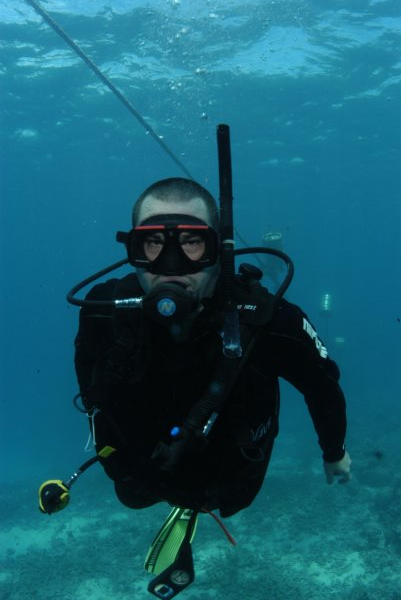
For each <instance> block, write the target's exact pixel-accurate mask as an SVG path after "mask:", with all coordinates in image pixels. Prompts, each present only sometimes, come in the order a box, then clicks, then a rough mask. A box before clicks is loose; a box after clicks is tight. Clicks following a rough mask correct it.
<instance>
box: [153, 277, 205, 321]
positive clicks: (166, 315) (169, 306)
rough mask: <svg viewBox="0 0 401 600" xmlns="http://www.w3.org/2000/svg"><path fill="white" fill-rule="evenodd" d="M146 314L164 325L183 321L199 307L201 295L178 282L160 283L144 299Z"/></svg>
mask: <svg viewBox="0 0 401 600" xmlns="http://www.w3.org/2000/svg"><path fill="white" fill-rule="evenodd" d="M142 305H143V310H144V312H145V314H146V315H147V316H148V317H149V318H150V319H152V320H153V321H156V322H157V323H160V324H162V325H172V324H176V323H182V321H184V320H185V319H186V318H187V317H189V316H190V315H191V314H193V313H194V312H195V311H196V310H197V309H198V307H199V297H198V295H197V294H195V293H194V292H191V291H188V290H187V289H186V288H185V287H184V286H183V285H181V284H180V283H176V282H167V283H160V284H159V285H156V286H155V287H154V288H153V289H151V290H150V292H149V293H148V294H146V296H145V297H144V298H143V301H142Z"/></svg>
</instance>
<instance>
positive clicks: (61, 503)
mask: <svg viewBox="0 0 401 600" xmlns="http://www.w3.org/2000/svg"><path fill="white" fill-rule="evenodd" d="M69 501H70V492H69V489H68V487H67V486H66V485H65V483H63V482H62V481H61V479H49V481H45V482H44V483H42V485H41V486H40V488H39V510H40V512H42V513H44V514H48V515H51V514H52V513H54V512H57V511H59V510H63V508H65V507H66V506H67V504H68V503H69Z"/></svg>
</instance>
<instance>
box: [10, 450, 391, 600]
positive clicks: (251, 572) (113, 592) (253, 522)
mask: <svg viewBox="0 0 401 600" xmlns="http://www.w3.org/2000/svg"><path fill="white" fill-rule="evenodd" d="M285 456H288V454H287V453H286V454H285V455H284V454H283V453H282V454H281V455H280V453H278V456H276V457H275V459H274V460H273V462H272V465H271V469H270V473H269V475H268V478H267V480H266V483H265V487H264V489H263V490H262V492H261V494H260V496H259V497H258V499H257V500H256V501H255V503H254V504H253V505H252V507H250V508H249V509H248V510H246V511H244V512H243V513H241V514H239V515H237V516H235V517H233V518H231V519H228V520H226V525H227V526H228V527H229V529H230V531H231V533H232V534H233V536H234V537H235V538H236V540H237V544H238V545H237V546H236V547H235V548H234V547H233V546H231V545H230V544H229V543H228V541H227V540H226V538H225V537H224V535H223V534H222V532H221V530H220V528H219V527H218V526H217V525H216V524H215V522H214V521H213V520H212V519H211V518H210V517H209V516H206V515H202V516H201V519H200V524H199V527H198V532H197V535H196V538H195V540H194V543H193V550H194V560H195V569H196V579H195V582H194V583H193V584H192V586H190V587H189V588H188V589H187V590H185V591H184V592H183V593H182V594H181V596H180V597H181V598H182V600H209V599H210V598H219V599H220V598H221V599H225V598H227V599H228V598H229V599H230V600H231V599H234V598H236V599H238V600H258V599H260V600H322V599H324V600H334V599H335V600H340V599H341V600H377V599H378V598H380V599H381V600H400V599H401V568H400V567H401V521H400V516H401V475H399V474H398V473H397V472H396V471H395V469H394V465H395V464H396V462H397V461H396V460H395V457H394V458H393V459H391V458H388V457H387V456H386V455H383V454H382V453H381V452H380V451H376V450H371V449H366V452H362V453H361V456H359V457H358V456H354V462H353V467H354V478H353V480H352V482H351V483H349V484H348V485H346V486H339V485H333V486H328V485H327V484H326V483H325V481H324V478H323V476H322V473H321V465H320V461H318V460H316V462H313V463H312V464H305V463H306V462H307V461H300V462H299V468H297V469H294V461H291V462H289V461H288V458H285ZM393 461H394V462H393ZM302 465H303V467H302ZM36 495H37V490H36V482H35V484H34V483H31V484H28V483H26V482H25V483H20V484H17V483H14V484H10V485H9V486H4V485H3V486H2V490H1V497H0V505H1V512H2V523H3V527H2V530H1V534H0V558H1V564H2V568H1V572H0V597H1V598H2V600H36V599H37V600H55V599H57V600H128V599H133V600H141V599H146V598H151V597H153V596H151V595H150V594H148V592H147V591H146V587H147V583H148V582H149V580H150V576H148V575H147V574H146V573H145V572H144V570H143V561H144V558H145V555H146V552H147V549H148V546H149V544H150V542H151V541H152V539H153V537H154V535H155V534H156V533H157V531H158V529H159V527H160V525H161V523H162V521H163V519H164V517H165V516H166V515H167V514H168V512H169V507H168V506H165V505H159V506H157V507H153V508H151V509H147V510H143V511H137V512H134V511H130V510H129V509H126V508H124V507H123V506H121V505H119V504H118V502H117V501H116V500H115V498H114V496H113V491H112V486H111V483H110V482H109V481H108V480H107V479H106V478H105V477H104V476H103V473H101V471H100V467H99V466H95V467H92V471H91V472H88V473H85V475H83V476H82V478H81V480H80V481H79V482H77V483H76V484H75V486H74V488H73V490H72V500H71V503H70V505H69V507H68V508H67V509H66V510H64V511H63V512H60V513H58V514H55V515H52V516H51V517H48V516H46V515H42V514H40V513H39V511H38V509H37V505H36Z"/></svg>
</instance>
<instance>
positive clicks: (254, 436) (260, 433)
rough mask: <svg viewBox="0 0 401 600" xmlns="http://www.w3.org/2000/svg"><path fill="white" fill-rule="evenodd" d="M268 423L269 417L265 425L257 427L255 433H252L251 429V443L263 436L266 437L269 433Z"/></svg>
mask: <svg viewBox="0 0 401 600" xmlns="http://www.w3.org/2000/svg"><path fill="white" fill-rule="evenodd" d="M270 422H271V417H270V418H269V419H268V420H267V421H266V423H261V424H260V425H259V426H258V428H257V429H256V431H254V430H253V429H251V435H252V441H253V442H257V441H258V440H260V439H261V438H262V437H263V436H264V435H266V433H267V432H268V431H269V427H270Z"/></svg>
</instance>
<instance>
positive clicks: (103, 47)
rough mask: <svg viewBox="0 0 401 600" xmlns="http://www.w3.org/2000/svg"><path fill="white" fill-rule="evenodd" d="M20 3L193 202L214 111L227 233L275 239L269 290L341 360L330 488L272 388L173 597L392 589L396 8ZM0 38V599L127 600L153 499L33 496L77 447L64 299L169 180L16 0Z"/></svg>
mask: <svg viewBox="0 0 401 600" xmlns="http://www.w3.org/2000/svg"><path fill="white" fill-rule="evenodd" d="M43 6H44V7H45V8H46V10H48V11H49V13H50V14H51V15H52V17H53V18H54V19H55V20H56V21H57V22H58V23H59V24H60V25H61V26H62V27H63V28H64V30H65V31H66V32H68V34H69V35H70V36H71V37H72V38H73V39H74V40H75V41H76V42H77V43H78V44H79V45H80V46H81V47H82V49H83V50H84V51H85V52H86V53H87V54H88V55H89V56H90V57H91V59H92V60H93V61H95V63H96V64H97V65H98V67H99V68H100V69H101V70H102V71H103V72H104V73H105V74H106V75H107V76H108V77H109V78H110V80H112V82H113V83H114V85H116V86H117V87H118V89H119V90H120V91H121V92H122V93H123V94H124V95H125V96H126V97H127V98H128V99H129V101H130V102H131V103H132V104H133V105H134V106H135V108H136V109H137V110H138V111H139V113H140V114H141V115H142V116H143V117H144V118H145V120H146V121H147V122H148V123H149V125H150V126H151V127H152V128H153V129H154V130H155V131H156V132H157V135H159V136H162V138H163V141H164V142H165V143H166V144H167V145H168V147H169V148H170V149H171V151H172V152H173V153H174V154H175V155H176V156H177V157H178V159H179V160H180V161H182V163H183V164H184V165H185V168H186V169H188V170H189V171H190V172H191V174H192V175H193V177H194V178H195V179H197V180H198V181H199V182H200V183H202V184H204V185H206V187H208V188H209V189H210V191H211V192H212V193H214V194H215V195H218V178H217V158H216V140H215V130H216V125H217V124H218V123H221V122H224V123H228V124H229V125H230V127H231V138H232V158H233V172H234V195H235V216H236V224H237V229H238V231H239V233H240V235H241V237H242V238H244V239H245V240H247V242H248V243H249V244H256V245H258V244H260V242H261V238H262V236H263V234H264V233H265V232H266V230H268V229H271V228H273V229H280V230H281V231H283V232H284V246H285V250H286V251H287V252H288V253H289V254H290V255H291V257H292V258H293V260H294V262H295V266H296V276H295V279H294V282H293V284H292V286H291V288H290V290H289V292H288V297H289V298H290V299H291V300H292V301H294V302H296V303H299V304H300V305H301V306H302V307H303V308H304V309H305V310H306V312H307V313H308V314H309V316H310V318H311V320H312V321H313V322H314V324H315V326H316V327H317V328H318V330H319V331H320V333H321V335H322V337H323V338H324V340H325V342H326V344H327V346H328V348H329V351H330V353H331V354H332V356H333V357H334V358H335V359H336V360H337V361H338V362H339V365H340V367H341V370H342V383H343V387H344V390H345V393H346V396H347V400H348V406H349V436H348V448H349V451H350V453H351V455H352V457H353V468H354V479H353V481H352V482H351V483H350V484H349V485H348V486H346V487H342V486H336V487H327V486H326V484H325V482H324V480H323V475H322V472H321V463H320V451H319V449H318V446H317V444H316V439H315V434H314V431H313V429H312V426H311V423H310V420H309V417H308V416H307V414H306V409H305V406H304V404H303V400H302V398H301V397H300V396H299V395H298V394H296V393H295V392H294V391H293V390H290V389H289V388H288V387H284V389H283V396H284V397H283V416H282V426H281V435H280V438H279V442H278V444H277V449H276V452H275V454H274V456H273V461H272V466H271V469H270V472H269V476H268V478H267V481H266V485H265V488H264V490H263V492H262V493H261V494H260V496H259V498H258V499H257V501H256V502H255V505H254V506H253V507H251V508H250V509H249V510H247V511H246V512H244V513H243V514H241V515H239V516H238V517H236V518H234V519H232V521H231V523H232V525H231V527H232V528H233V530H234V531H233V533H234V534H235V535H236V537H237V538H238V539H237V541H238V548H237V549H236V550H231V548H229V547H227V546H226V544H225V542H224V540H222V538H221V537H220V534H219V533H218V532H217V530H216V529H215V528H214V526H213V525H211V524H210V523H209V522H208V521H207V522H205V525H203V524H202V527H203V532H200V534H199V540H200V541H199V543H198V544H197V550H196V552H197V555H196V556H195V560H196V561H197V564H198V567H197V582H196V584H194V585H193V586H192V587H191V588H189V590H188V591H187V592H184V593H183V595H182V597H183V600H184V598H187V600H206V599H209V598H222V597H223V596H226V595H227V593H229V596H230V598H231V597H233V598H234V597H238V598H241V599H242V600H248V599H249V600H251V599H252V600H259V599H260V600H262V599H263V600H264V599H265V598H267V597H268V598H271V599H277V600H284V599H285V600H288V599H290V598H294V599H295V598H296V599H297V600H304V599H306V598H308V599H310V600H315V599H316V600H317V599H320V598H323V597H325V598H334V599H336V600H337V599H338V600H339V599H340V598H341V600H344V599H350V600H366V599H372V600H373V598H375V599H376V598H378V597H380V598H383V599H386V600H399V599H400V598H401V591H399V590H401V576H400V574H399V561H400V557H401V556H400V555H401V522H400V516H401V477H400V475H399V455H400V450H401V441H400V440H401V425H400V423H401V408H400V404H399V400H400V397H401V385H400V363H401V323H400V318H401V298H400V297H401V279H400V262H401V244H400V242H399V229H400V224H401V209H400V189H401V169H400V159H401V134H400V118H401V109H400V106H401V104H400V102H401V51H400V48H401V8H400V5H399V2H398V0H394V1H385V0H370V1H369V0H363V1H360V0H346V1H345V0H344V1H342V0H325V1H320V2H319V1H314V0H310V1H308V0H293V1H291V0H275V1H271V2H266V1H263V0H249V1H248V2H246V1H244V0H242V1H240V0H235V1H234V0H232V1H230V2H227V1H226V0H224V1H223V0H209V1H201V0H181V1H179V0H155V1H152V2H150V1H149V2H145V1H139V0H138V1H133V0H132V1H129V0H120V1H117V0H114V1H112V2H109V3H105V2H104V1H102V0H90V1H89V2H88V1H84V0H75V1H73V0H71V1H70V2H62V1H61V0H49V1H48V2H46V3H44V2H43ZM0 34H1V37H0V39H1V49H2V53H1V63H0V78H1V79H0V84H1V106H0V109H1V127H2V143H1V162H0V165H1V205H0V210H1V223H0V227H1V237H0V243H1V275H2V294H1V332H2V345H1V346H2V350H1V352H2V354H1V365H2V367H1V456H2V461H1V472H0V481H1V482H2V488H1V489H2V490H3V492H0V496H1V495H3V498H2V500H3V501H2V506H3V507H4V508H3V510H2V511H1V515H2V527H1V533H0V556H1V557H2V560H4V565H5V566H4V568H3V572H2V574H0V589H3V590H4V592H3V591H2V597H4V598H10V599H11V598H12V599H13V600H27V599H28V598H30V599H32V598H39V597H40V598H41V600H47V599H50V598H53V597H54V596H55V594H56V593H57V597H58V598H59V599H60V600H70V599H74V600H81V598H82V599H85V600H88V599H89V600H103V599H106V598H107V599H109V598H113V599H115V600H122V599H125V598H145V597H148V596H147V593H146V581H147V579H146V576H145V575H143V572H142V563H141V561H142V555H143V556H145V554H146V550H147V545H148V544H149V542H150V541H151V539H152V535H153V534H154V533H155V531H156V530H157V529H158V527H159V525H160V522H161V519H162V518H163V516H164V514H165V512H166V510H164V509H162V508H161V507H157V508H155V509H151V510H150V511H147V512H146V513H135V514H133V513H130V512H129V511H128V510H126V509H124V508H122V507H120V506H119V505H118V504H117V501H116V500H115V499H114V498H113V493H112V489H111V486H110V483H109V482H108V481H106V480H105V478H104V477H103V476H102V474H101V473H100V471H98V472H95V469H96V467H94V471H93V472H92V474H88V475H86V476H85V477H86V479H85V478H84V477H83V478H82V480H81V481H80V483H79V484H77V487H76V488H75V489H74V492H73V505H72V506H71V507H70V508H69V509H68V510H67V511H66V512H64V513H60V514H58V515H55V516H54V517H52V519H47V518H44V517H43V516H41V515H40V514H39V513H38V511H37V508H36V489H37V484H38V483H39V482H40V481H42V480H44V479H47V478H53V477H54V478H66V477H68V475H69V474H70V473H71V472H73V470H74V469H75V468H76V467H77V466H78V465H79V464H80V463H81V462H83V461H84V460H85V459H86V458H87V455H85V454H84V453H83V447H84V445H85V441H86V435H87V427H86V423H85V421H84V419H83V418H82V417H81V415H80V414H79V413H77V412H76V411H74V410H73V408H72V404H71V401H70V398H72V396H73V395H74V394H75V393H76V382H75V376H74V371H73V339H74V336H75V332H76V327H77V309H75V308H73V307H71V306H69V305H67V303H66V301H65V294H66V292H67V291H68V290H69V289H70V288H71V287H72V285H73V284H75V283H76V282H77V281H79V280H81V279H82V278H83V277H86V276H87V275H88V274H91V273H92V272H94V271H96V270H98V269H100V268H102V267H104V266H105V265H107V264H110V263H112V262H113V261H115V260H119V259H120V258H122V253H121V247H119V245H118V244H116V243H115V242H114V233H115V231H117V230H118V229H126V228H127V227H129V225H130V213H131V207H132V204H133V202H134V200H135V198H136V197H137V196H138V194H139V193H140V192H141V191H142V190H143V189H144V188H145V187H146V186H147V185H149V184H150V183H152V182H153V181H155V180H157V179H160V178H163V177H167V176H181V175H182V174H183V173H182V171H181V170H180V168H179V167H178V166H177V164H176V163H174V162H173V161H172V160H171V158H169V156H168V155H167V154H166V153H165V152H164V151H163V149H161V148H160V147H159V146H158V144H157V143H156V141H155V140H154V139H153V138H152V136H151V135H148V134H146V132H145V130H144V128H143V127H142V126H141V125H140V123H138V122H137V121H136V120H135V119H134V117H133V116H132V115H131V114H130V113H129V112H128V111H127V109H126V108H125V107H124V106H122V105H121V103H119V102H118V100H117V99H116V98H115V97H114V96H113V95H112V93H111V92H110V91H108V90H106V89H105V87H104V86H103V84H101V83H100V82H99V80H98V79H97V78H96V76H95V75H94V74H93V73H92V72H91V71H90V70H89V69H88V67H87V66H86V65H85V64H84V63H83V62H82V61H81V60H80V59H79V58H78V57H77V56H76V55H75V54H74V53H73V52H72V51H71V50H70V49H69V48H68V47H67V46H66V44H65V43H64V42H63V40H61V39H60V37H58V36H57V35H56V33H55V32H54V31H52V30H51V29H50V28H49V27H48V26H46V25H44V24H43V21H42V19H41V18H40V17H39V16H38V15H37V14H36V13H35V12H34V11H33V10H32V8H31V7H30V6H28V4H27V3H26V2H24V1H23V0H13V2H10V1H9V0H1V1H0ZM240 245H241V244H240V243H239V246H240ZM266 283H269V282H268V281H267V282H266ZM324 294H330V297H331V304H332V311H331V315H330V316H329V317H327V316H325V315H324V314H322V312H321V310H320V307H321V302H322V298H323V295H324ZM164 508H165V507H164ZM262 523H263V524H264V527H261V524H262ZM255 547H256V548H257V551H256V552H255V550H254V549H255ZM105 548H107V552H106V551H105ZM106 555H107V556H106ZM138 556H140V558H138ZM62 557H63V558H62ZM38 561H39V562H38ZM22 565H24V568H21V566H22Z"/></svg>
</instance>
